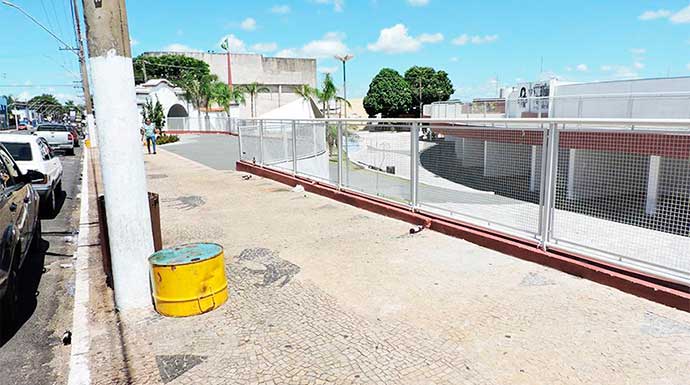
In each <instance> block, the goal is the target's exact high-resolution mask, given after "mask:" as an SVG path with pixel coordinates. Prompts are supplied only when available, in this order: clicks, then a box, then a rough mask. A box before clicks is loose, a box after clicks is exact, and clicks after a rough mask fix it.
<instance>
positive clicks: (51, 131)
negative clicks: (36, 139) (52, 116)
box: [35, 124, 74, 155]
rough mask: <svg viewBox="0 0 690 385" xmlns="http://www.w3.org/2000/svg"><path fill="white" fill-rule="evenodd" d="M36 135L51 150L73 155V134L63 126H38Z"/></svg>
mask: <svg viewBox="0 0 690 385" xmlns="http://www.w3.org/2000/svg"><path fill="white" fill-rule="evenodd" d="M35 134H36V135H38V136H40V137H41V138H44V139H45V140H46V141H47V142H48V144H49V145H50V148H52V149H53V150H62V151H65V152H66V153H67V154H68V155H74V134H72V131H71V130H70V128H69V127H67V126H66V125H64V124H39V125H38V127H37V128H36V132H35Z"/></svg>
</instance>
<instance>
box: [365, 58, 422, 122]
mask: <svg viewBox="0 0 690 385" xmlns="http://www.w3.org/2000/svg"><path fill="white" fill-rule="evenodd" d="M363 102H364V109H365V110H366V111H367V114H369V116H374V115H376V114H379V113H380V114H381V115H382V116H383V117H386V118H388V117H398V116H400V115H401V114H404V113H406V112H407V111H409V110H410V106H411V105H412V91H411V90H410V86H409V85H408V84H407V82H406V81H405V79H404V78H403V77H402V76H400V74H399V73H398V72H397V71H395V70H393V69H390V68H384V69H382V70H381V71H379V73H378V74H377V75H376V76H375V77H374V79H373V80H372V81H371V84H369V91H368V92H367V95H366V96H365V97H364V101H363Z"/></svg>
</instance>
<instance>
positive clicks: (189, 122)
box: [165, 115, 237, 134]
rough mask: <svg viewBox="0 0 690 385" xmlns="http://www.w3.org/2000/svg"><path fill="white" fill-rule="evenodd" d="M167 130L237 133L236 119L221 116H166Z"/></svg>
mask: <svg viewBox="0 0 690 385" xmlns="http://www.w3.org/2000/svg"><path fill="white" fill-rule="evenodd" d="M165 130H167V131H174V132H189V133H195V132H215V133H228V134H237V127H236V126H235V120H234V119H231V118H227V117H219V116H203V115H202V116H200V117H191V116H188V117H182V118H166V125H165Z"/></svg>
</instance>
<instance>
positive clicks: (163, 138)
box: [156, 134, 180, 145]
mask: <svg viewBox="0 0 690 385" xmlns="http://www.w3.org/2000/svg"><path fill="white" fill-rule="evenodd" d="M179 140H180V137H179V136H177V135H167V134H161V135H159V136H158V137H157V138H156V144H158V145H161V144H168V143H175V142H177V141H179Z"/></svg>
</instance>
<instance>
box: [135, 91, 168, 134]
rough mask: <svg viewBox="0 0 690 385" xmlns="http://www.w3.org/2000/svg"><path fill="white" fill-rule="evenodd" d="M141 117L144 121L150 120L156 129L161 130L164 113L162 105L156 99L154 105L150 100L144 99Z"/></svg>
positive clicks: (163, 124)
mask: <svg viewBox="0 0 690 385" xmlns="http://www.w3.org/2000/svg"><path fill="white" fill-rule="evenodd" d="M141 115H142V118H143V120H144V121H146V119H151V122H152V123H153V124H155V125H156V128H157V129H159V130H163V127H164V126H165V113H164V112H163V105H162V104H161V102H160V101H159V100H158V98H156V102H155V103H153V102H152V101H151V98H148V99H146V102H144V108H143V109H142V111H141Z"/></svg>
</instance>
